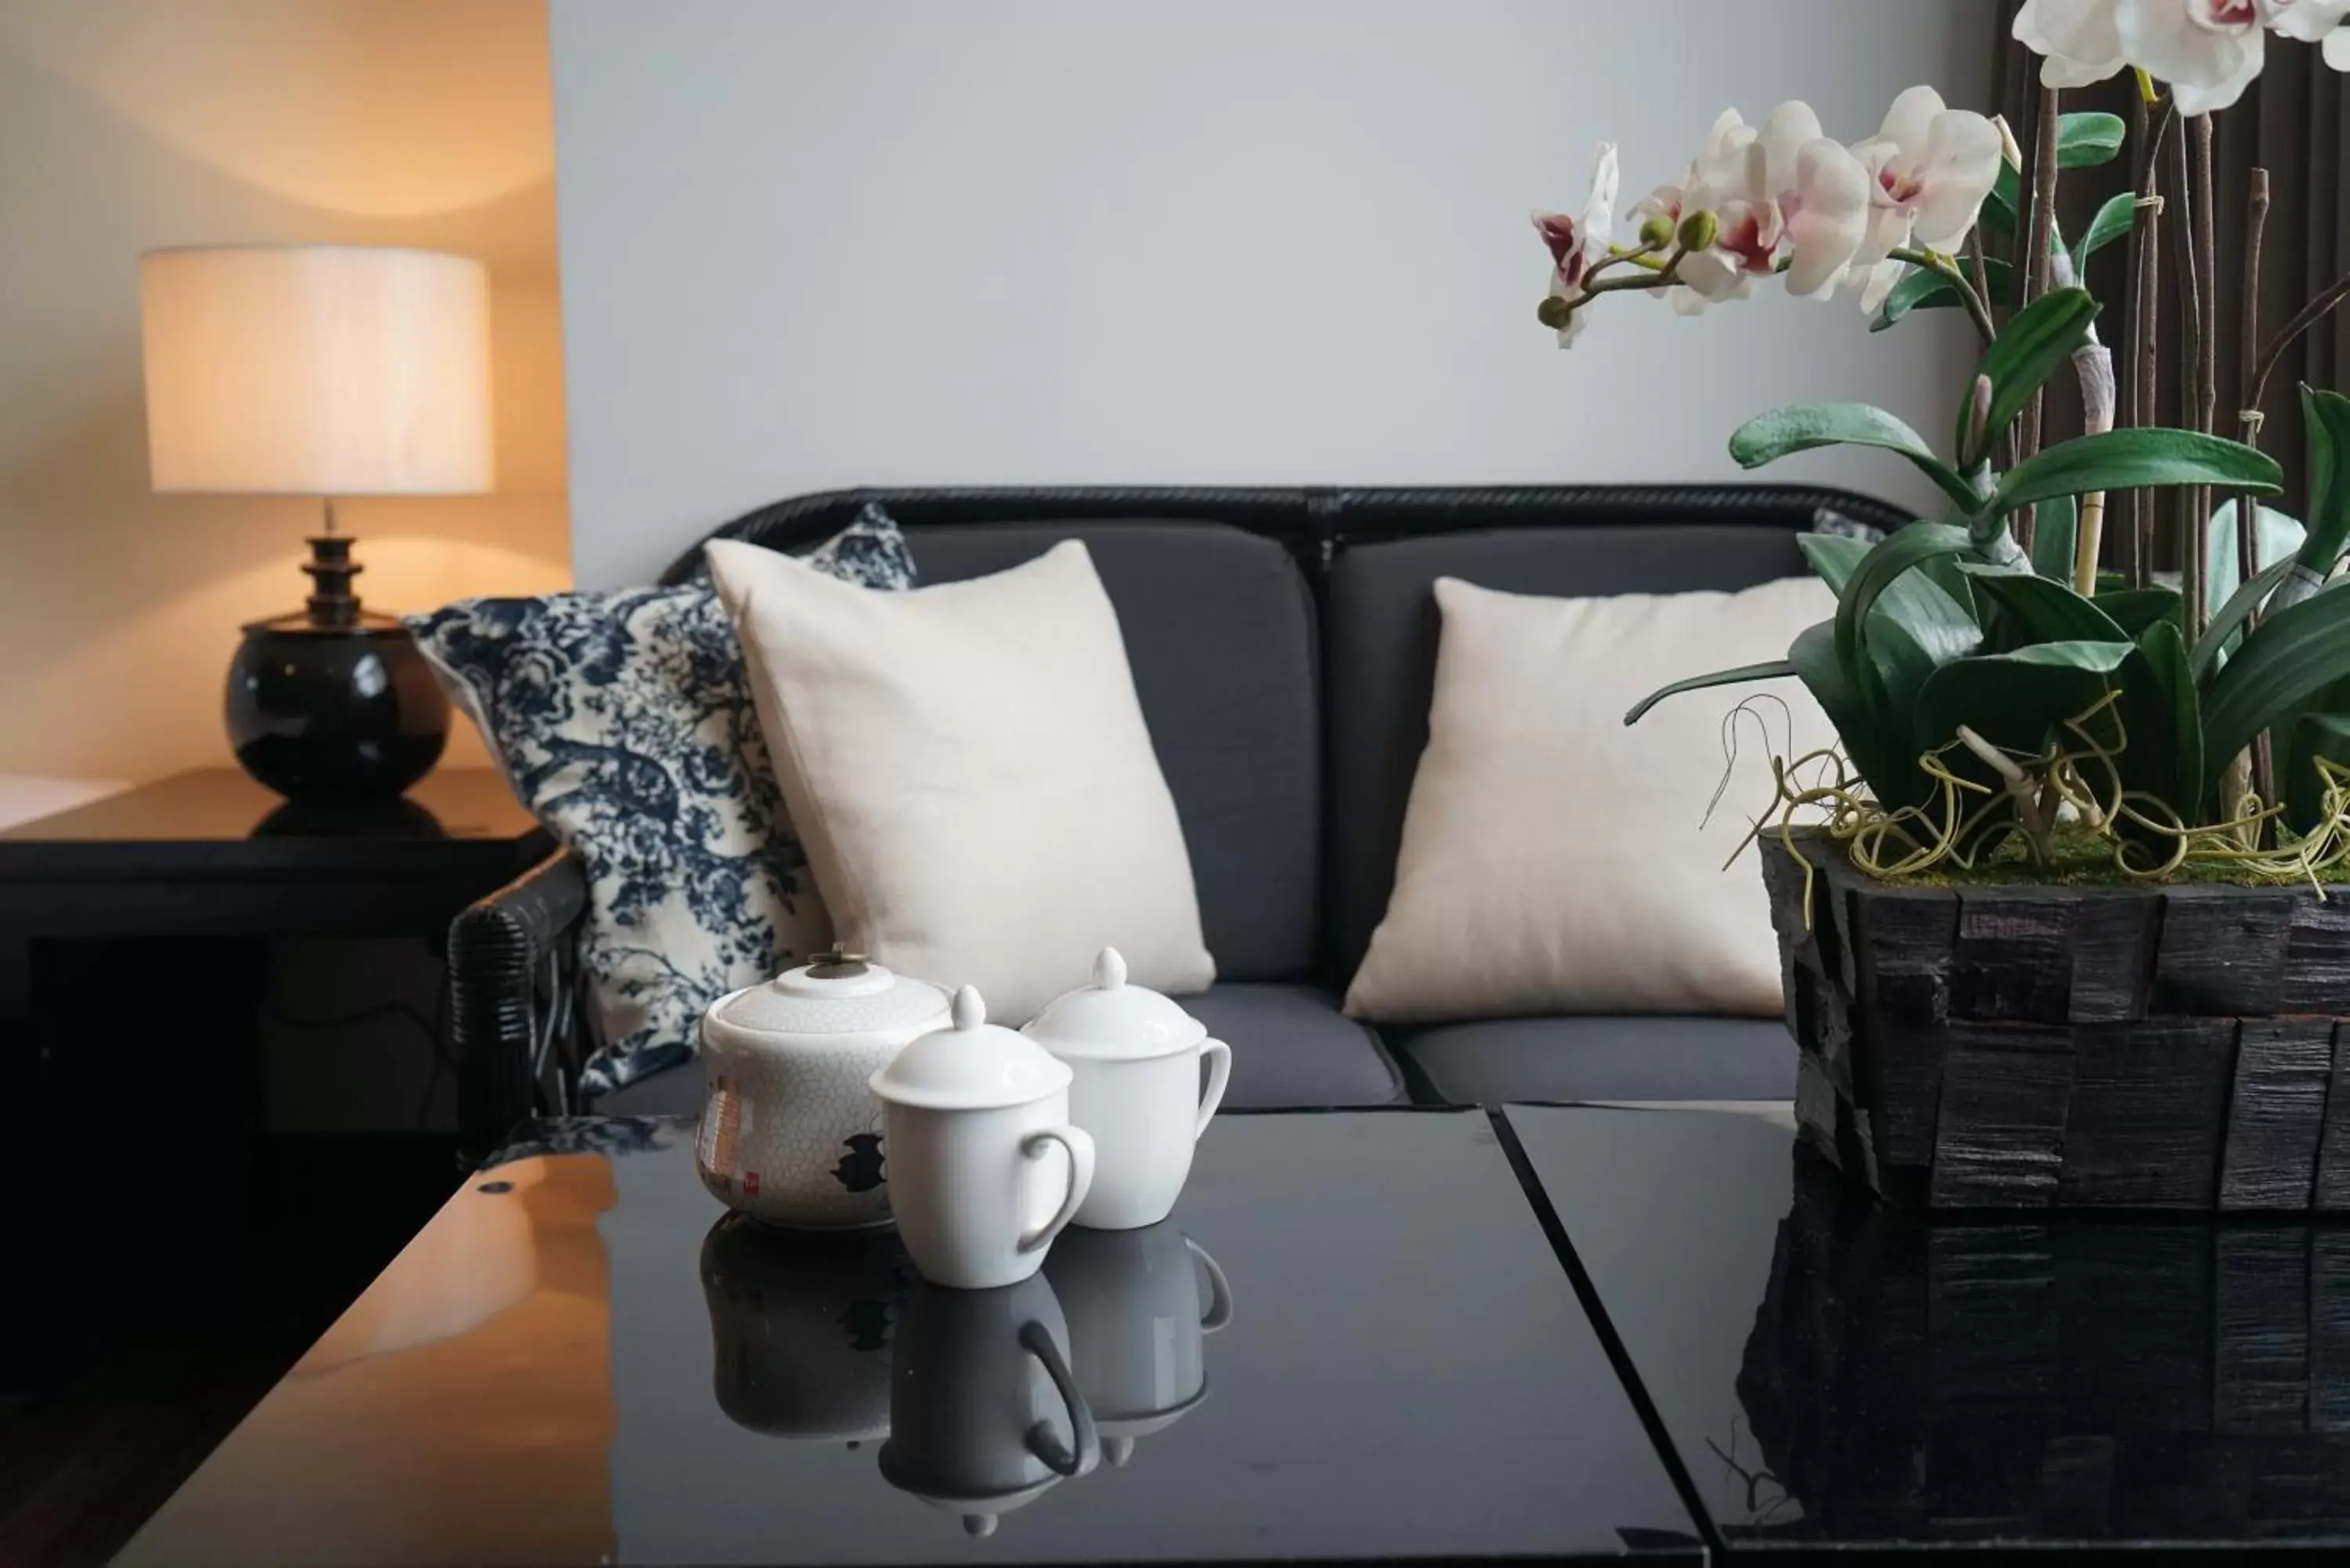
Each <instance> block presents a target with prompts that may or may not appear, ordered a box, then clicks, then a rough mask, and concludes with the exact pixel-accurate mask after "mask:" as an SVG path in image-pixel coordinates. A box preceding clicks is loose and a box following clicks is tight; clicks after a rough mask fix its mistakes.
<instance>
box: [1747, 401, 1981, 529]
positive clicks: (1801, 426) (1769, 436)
mask: <svg viewBox="0 0 2350 1568" xmlns="http://www.w3.org/2000/svg"><path fill="white" fill-rule="evenodd" d="M1822 446H1873V447H1877V448H1880V449H1882V450H1883V451H1886V452H1898V453H1899V454H1900V455H1901V456H1902V457H1905V458H1907V459H1908V460H1909V462H1910V463H1911V464H1912V465H1913V466H1915V467H1916V468H1917V469H1918V472H1921V473H1923V474H1925V476H1926V477H1927V478H1929V479H1930V480H1932V481H1933V482H1934V483H1935V484H1936V485H1938V486H1939V487H1940V489H1941V492H1942V493H1943V494H1945V495H1948V496H1949V497H1950V499H1951V500H1953V501H1954V502H1956V503H1957V504H1959V505H1960V506H1962V507H1965V508H1967V509H1969V510H1970V511H1971V510H1972V509H1973V508H1975V507H1976V506H1978V505H1980V504H1981V497H1979V496H1977V495H1976V494H1975V493H1974V491H1973V490H1972V489H1971V488H1970V486H1969V485H1968V483H1967V482H1966V481H1965V480H1963V479H1961V478H1960V477H1959V475H1958V473H1957V472H1955V471H1954V470H1952V469H1951V468H1950V465H1949V464H1948V463H1946V462H1942V460H1941V459H1939V458H1938V457H1936V456H1935V455H1934V452H1933V449H1932V448H1930V447H1929V446H1928V445H1927V444H1926V440H1925V438H1924V437H1923V436H1920V435H1919V434H1918V432H1917V431H1913V430H1911V429H1910V428H1909V427H1908V425H1906V424H1904V423H1902V422H1901V421H1899V420H1898V419H1896V418H1894V417H1893V416H1892V415H1891V414H1888V413H1887V412H1886V411H1885V410H1883V409H1878V408H1872V407H1871V406H1869V405H1868V404H1866V403H1798V404H1794V406H1792V407H1789V408H1783V409H1773V410H1771V411H1770V412H1769V413H1767V414H1757V415H1756V416H1755V417H1754V418H1752V419H1751V420H1749V421H1746V422H1745V423H1744V424H1742V425H1741V426H1739V427H1738V428H1737V429H1736V430H1735V431H1731V436H1730V455H1731V457H1733V458H1735V459H1737V460H1738V466H1739V467H1741V468H1760V467H1762V466H1763V464H1764V463H1767V462H1777V461H1778V460H1779V459H1781V458H1783V457H1785V456H1787V455H1789V454H1790V453H1793V452H1809V451H1811V450H1812V449H1813V448H1814V447H1822Z"/></svg>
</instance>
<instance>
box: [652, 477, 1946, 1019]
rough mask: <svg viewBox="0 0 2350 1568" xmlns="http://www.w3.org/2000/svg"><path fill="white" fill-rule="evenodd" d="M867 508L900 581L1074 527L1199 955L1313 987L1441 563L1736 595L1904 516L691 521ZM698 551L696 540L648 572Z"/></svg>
mask: <svg viewBox="0 0 2350 1568" xmlns="http://www.w3.org/2000/svg"><path fill="white" fill-rule="evenodd" d="M868 501H876V502H879V503H880V504H882V505H883V506H885V507H887V508H888V509H889V512H890V513H891V514H892V515H894V516H895V517H897V519H898V520H899V523H900V524H904V525H905V528H906V532H907V536H908V538H909V540H910V542H911V544H912V545H913V551H914V556H915V561H916V564H917V566H919V568H920V580H921V581H923V582H932V583H935V582H946V581H952V580H955V579H959V578H964V577H972V576H983V575H984V574H986V573H989V572H994V571H1001V570H1003V568H1004V567H1007V566H1016V565H1018V564H1019V563H1020V562H1022V561H1024V560H1028V559H1031V558H1033V557H1034V556H1037V555H1040V554H1042V553H1043V552H1044V551H1045V549H1047V548H1049V547H1050V546H1051V545H1054V544H1055V543H1056V542H1058V541H1059V540H1062V539H1066V538H1072V537H1074V538H1079V539H1083V540H1084V541H1085V542H1086V545H1087V549H1088V550H1090V551H1091V552H1092V554H1093V557H1094V564H1095V566H1096V568H1097V570H1098V571H1099V572H1100V573H1101V577H1102V584H1103V587H1105V588H1107V590H1108V593H1109V597H1110V600H1111V603H1112V604H1113V605H1115V606H1116V607H1117V609H1118V623H1119V627H1120V629H1121V630H1122V631H1123V632H1124V634H1125V637H1126V642H1127V655H1128V660H1129V661H1130V663H1131V664H1132V666H1133V669H1134V680H1135V688H1136V691H1137V694H1138V695H1139V698H1140V700H1141V703H1142V711H1143V717H1144V719H1145V720H1146V721H1147V722H1149V726H1150V733H1151V739H1152V742H1153V743H1154V744H1155V746H1156V747H1157V750H1158V753H1159V765H1160V766H1161V767H1162V768H1163V769H1164V770H1165V772H1166V774H1167V783H1168V787H1169V789H1170V792H1171V793H1172V794H1173V795H1174V797H1175V805H1176V810H1177V812H1178V814H1179V815H1180V816H1181V818H1182V822H1183V833H1184V839H1185V842H1186V844H1187V846H1189V848H1190V850H1191V868H1192V875H1193V877H1194V879H1195V880H1196V882H1197V884H1198V887H1199V893H1200V913H1201V923H1202V925H1203V926H1204V928H1205V932H1206V936H1207V940H1208V947H1209V950H1210V951H1211V952H1212V953H1213V954H1214V955H1215V957H1216V963H1217V970H1218V973H1219V974H1220V975H1221V976H1222V978H1224V979H1227V980H1287V979H1296V978H1305V977H1314V978H1318V979H1320V980H1322V981H1324V982H1325V983H1326V984H1329V985H1331V986H1332V987H1334V988H1342V987H1343V986H1344V985H1345V984H1346V981H1347V978H1348V977H1349V976H1350V975H1352V973H1353V972H1354V969H1355V965H1356V964H1357V962H1358V961H1360V959H1361V956H1362V952H1363V950H1364V948H1365V947H1366V946H1367V944H1368V942H1369V940H1370V933H1371V931H1372V929H1374V928H1376V927H1377V925H1378V921H1379V919H1380V918H1381V916H1383V915H1384V914H1385V913H1386V910H1387V899H1388V891H1389V889H1390V888H1391V886H1392V883H1393V880H1394V872H1395V857H1396V848H1397V846H1398V844H1399V841H1400V840H1401V837H1402V832H1403V815H1404V808H1405V805H1406V803H1407V802H1408V800H1409V796H1410V793H1411V779H1412V774H1413V773H1414V771H1415V770H1416V769H1417V768H1418V766H1419V753H1420V750H1421V748H1422V747H1423V746H1424V745H1425V744H1426V742H1427V738H1428V702H1429V695H1430V690H1431V687H1432V684H1433V680H1434V676H1435V666H1436V640H1437V629H1438V627H1437V615H1436V606H1435V600H1434V597H1433V594H1432V591H1431V590H1432V587H1433V585H1434V583H1435V580H1436V579H1437V578H1438V577H1439V576H1458V577H1462V578H1465V579H1467V580H1468V581H1470V582H1472V583H1476V584H1478V585H1479V586H1481V587H1491V588H1501V589H1505V590H1508V591H1510V592H1515V593H1530V594H1554V595H1598V594H1616V593H1644V592H1645V593H1671V592H1679V591H1684V590H1688V589H1694V588H1740V587H1750V586H1752V585H1753V584H1755V583H1759V582H1765V581H1768V580H1770V579H1772V578H1773V577H1780V576H1790V575H1793V574H1795V573H1799V572H1801V571H1802V570H1804V564H1803V558H1802V556H1801V554H1800V553H1799V552H1798V551H1797V549H1796V547H1795V543H1794V537H1795V535H1797V534H1798V533H1800V532H1803V531H1804V530H1806V529H1809V528H1811V527H1813V526H1814V525H1815V524H1816V523H1817V522H1818V521H1819V520H1820V518H1821V516H1822V514H1838V515H1841V516H1843V517H1846V518H1848V519H1851V520H1853V521H1856V522H1859V523H1864V524H1870V525H1873V526H1877V527H1897V526H1898V525H1899V524H1901V523H1902V522H1904V521H1906V516H1905V514H1902V513H1900V512H1898V511H1897V510H1895V509H1894V508H1891V507H1889V506H1887V505H1885V504H1883V503H1881V502H1877V501H1872V500H1870V499H1868V498H1866V497H1864V496H1859V495H1855V494H1852V493H1847V492H1843V491H1835V490H1825V489H1816V488H1808V487H1794V486H1767V485H1766V486H1738V485H1704V486H1675V487H1666V486H1618V487H1606V488H1602V487H1573V486H1556V487H1513V488H1501V487H1492V488H1449V489H1381V490H1339V489H1303V488H1251V489H1172V488H1167V489H1142V488H1135V489H1083V488H1046V489H1017V490H1015V489H971V490H951V489H903V490H899V489H886V488H876V489H862V490H854V491H836V492H829V493H824V494H818V495H806V496H798V497H795V498H793V499H791V500H788V501H783V502H778V503H776V504H774V505H771V506H766V507H762V508H761V509H759V510H758V511H756V512H753V513H749V514H745V515H743V516H742V517H739V518H737V519H735V520H734V521H733V522H732V523H729V524H725V525H724V526H723V527H722V528H719V529H718V530H716V531H715V533H714V534H713V535H712V537H723V538H740V539H746V540H749V541H750V542H752V543H754V544H762V545H769V546H771V547H773V548H776V549H786V550H788V549H795V548H800V547H804V546H806V545H812V544H814V543H816V541H817V540H820V539H822V538H824V537H826V536H827V535H830V534H832V533H834V532H836V531H837V530H838V529H840V528H842V527H845V526H846V525H847V524H848V523H849V522H850V521H851V520H852V519H853V518H854V517H855V516H856V515H857V513H858V510H859V509H860V508H861V507H862V506H863V505H864V504H866V503H867V502H868ZM701 569H702V566H701V547H700V546H699V545H696V546H695V547H694V548H693V549H692V550H691V551H689V552H687V553H686V554H685V555H684V556H681V557H679V559H678V560H677V561H676V562H675V563H674V564H673V565H672V566H671V567H670V569H669V571H668V572H667V573H666V574H664V576H663V580H664V581H676V580H679V579H681V578H682V577H684V576H689V575H691V574H692V573H694V572H697V571H699V570H701ZM1695 657H1697V658H1699V659H1702V657H1703V650H1702V649H1698V650H1695Z"/></svg>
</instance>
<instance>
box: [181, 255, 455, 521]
mask: <svg viewBox="0 0 2350 1568" xmlns="http://www.w3.org/2000/svg"><path fill="white" fill-rule="evenodd" d="M140 298H141V306H142V314H143V318H144V326H145V343H146V361H147V462H148V470H149V475H150V478H151V481H152V483H153V484H154V487H155V488H156V489H157V490H166V491H234V492H240V493H280V494H299V495H420V494H422V495H432V494H439V495H460V494H472V493H479V492H482V491H485V490H488V489H489V488H490V487H491V484H492V482H493V479H494V467H493V463H492V459H491V443H490V290H489V275H488V273H487V271H486V270H485V269H484V267H483V265H482V264H481V263H479V262H477V261H474V260H473V259H472V258H470V257H467V256H454V255H443V254H439V253H437V252H432V251H415V250H389V249H371V248H367V247H362V246H356V245H235V246H218V247H205V248H197V249H187V250H166V251H152V252H150V253H149V254H146V255H144V256H142V257H140Z"/></svg>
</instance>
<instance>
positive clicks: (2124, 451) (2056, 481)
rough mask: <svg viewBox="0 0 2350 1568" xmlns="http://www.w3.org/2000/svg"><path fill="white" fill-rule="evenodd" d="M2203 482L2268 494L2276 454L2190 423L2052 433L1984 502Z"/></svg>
mask: <svg viewBox="0 0 2350 1568" xmlns="http://www.w3.org/2000/svg"><path fill="white" fill-rule="evenodd" d="M2158 484H2210V485H2220V486H2225V487H2227V488H2229V489H2231V490H2249V491H2251V492H2252V493H2255V494H2259V495H2274V494H2275V493H2277V492H2278V491H2279V490H2281V489H2282V488H2283V487H2284V471H2283V470H2282V469H2281V468H2279V467H2278V466H2277V464H2276V460H2275V459H2274V458H2272V457H2269V456H2267V455H2266V454H2265V453H2262V452H2254V451H2253V450H2252V449H2251V447H2248V446H2245V445H2244V444H2242V443H2241V442H2240V441H2228V440H2226V439H2224V438H2222V437H2220V436H2212V435H2203V434H2200V433H2199V432H2197V431H2174V430H2152V429H2132V430H2118V431H2102V432H2100V433H2098V434H2096V435H2085V436H2075V437H2074V439H2073V440H2071V441H2059V442H2057V443H2056V444H2055V445H2054V446H2052V447H2047V448H2044V449H2043V450H2042V451H2041V452H2037V453H2035V454H2033V456H2031V457H2028V458H2025V459H2024V460H2023V461H2022V462H2019V463H2017V464H2016V465H2015V466H2014V467H2013V468H2011V469H2009V470H2008V471H2007V472H2006V473H2005V475H2003V476H2002V478H2001V480H2000V482H1999V488H1998V490H1997V491H1995V492H1994V493H1992V495H1991V500H1990V501H1989V502H1988V503H1987V504H1985V511H1986V513H1987V514H1990V515H1992V516H1999V515H2002V514H2006V513H2009V512H2012V511H2014V510H2015V509H2016V508H2017V507H2019V506H2022V505H2025V504H2029V503H2032V502H2035V501H2045V500H2047V499H2048V498H2049V497H2050V496H2052V495H2086V494H2088V493H2090V492H2092V491H2097V490H2102V491H2106V492H2107V493H2119V492H2121V491H2124V490H2135V489H2137V488H2139V487H2141V486H2146V485H2158Z"/></svg>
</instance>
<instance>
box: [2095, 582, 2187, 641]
mask: <svg viewBox="0 0 2350 1568" xmlns="http://www.w3.org/2000/svg"><path fill="white" fill-rule="evenodd" d="M2101 575H2102V574H2101ZM2123 580H2124V581H2127V579H2126V578H2125V579H2123ZM2095 604H2096V607H2098V608H2099V609H2101V610H2103V611H2105V612H2106V615H2108V616H2110V617H2111V618H2113V623H2114V624H2115V625H2116V626H2117V627H2119V628H2122V630H2123V631H2124V632H2125V633H2126V634H2127V635H2128V636H2130V637H2132V638H2143V637H2144V636H2145V635H2146V632H2147V628H2150V627H2152V626H2153V625H2154V624H2155V623H2156V622H2157V621H2165V620H2167V621H2168V622H2169V623H2170V624H2171V627H2172V628H2173V629H2178V628H2182V627H2183V626H2184V625H2185V624H2186V607H2187V599H2186V596H2184V595H2183V594H2181V593H2180V592H2179V591H2178V589H2177V588H2162V587H2153V588H2129V587H2115V588H2099V589H2098V590H2097V597H2096V599H2095Z"/></svg>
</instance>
